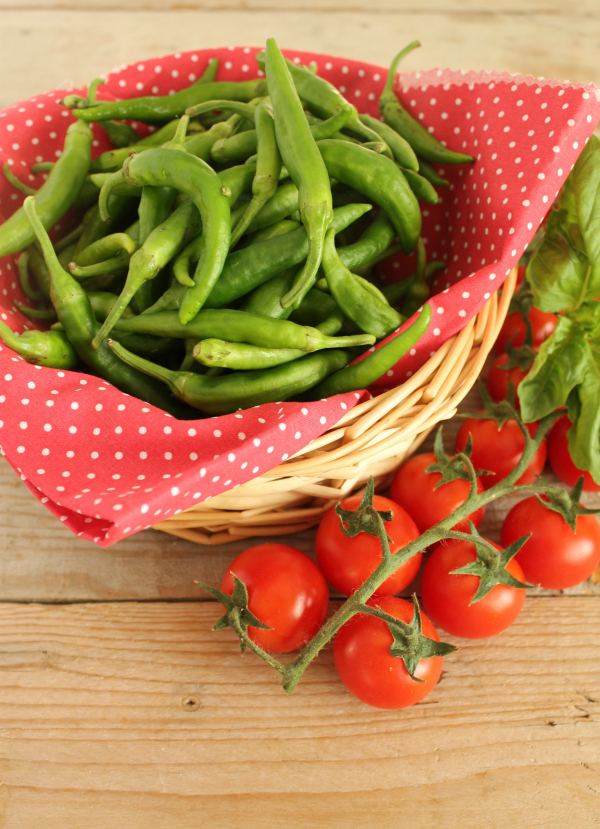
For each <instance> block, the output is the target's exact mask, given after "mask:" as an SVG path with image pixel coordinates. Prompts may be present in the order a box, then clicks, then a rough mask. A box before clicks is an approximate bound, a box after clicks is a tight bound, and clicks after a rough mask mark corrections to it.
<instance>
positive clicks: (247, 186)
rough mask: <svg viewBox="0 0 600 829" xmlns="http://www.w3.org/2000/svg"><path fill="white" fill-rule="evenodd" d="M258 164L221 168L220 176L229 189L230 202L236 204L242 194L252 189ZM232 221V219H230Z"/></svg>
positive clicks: (224, 185) (225, 186) (222, 182)
mask: <svg viewBox="0 0 600 829" xmlns="http://www.w3.org/2000/svg"><path fill="white" fill-rule="evenodd" d="M255 172H256V164H253V163H251V164H248V163H247V164H238V165H237V166H236V167H230V168H229V169H228V170H221V172H220V173H219V178H220V179H221V184H222V185H223V187H224V188H225V189H226V190H228V191H229V196H228V198H229V204H231V205H234V204H235V203H236V202H237V201H238V199H239V198H240V196H242V195H244V194H245V193H248V192H249V191H250V190H251V189H252V181H253V179H254V174H255ZM230 222H231V219H230Z"/></svg>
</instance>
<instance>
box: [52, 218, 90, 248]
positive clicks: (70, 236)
mask: <svg viewBox="0 0 600 829" xmlns="http://www.w3.org/2000/svg"><path fill="white" fill-rule="evenodd" d="M82 233H83V222H81V224H78V225H77V227H75V228H73V230H72V231H71V232H70V233H67V235H66V236H63V237H62V239H59V240H58V242H56V243H55V245H54V250H55V251H56V252H57V253H60V252H61V251H63V250H64V249H65V248H68V247H70V245H73V244H77V242H78V241H79V238H80V237H81V234H82Z"/></svg>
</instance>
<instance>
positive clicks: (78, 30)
mask: <svg viewBox="0 0 600 829" xmlns="http://www.w3.org/2000/svg"><path fill="white" fill-rule="evenodd" d="M5 2H6V0H5ZM390 2H392V0H390ZM549 2H550V0H549ZM81 3H82V4H84V3H85V0H81ZM99 3H100V0H99ZM114 3H115V4H118V6H119V8H118V9H115V8H114V7H113V8H112V9H111V8H110V7H109V6H107V5H105V4H104V2H102V3H101V4H100V6H101V9H99V8H98V7H97V8H95V9H94V6H93V4H87V3H85V6H86V8H88V10H87V11H84V10H75V11H68V10H61V9H57V10H51V9H50V8H42V7H41V6H36V7H35V8H31V9H30V10H21V9H24V6H22V5H21V4H20V3H19V5H18V8H19V10H18V11H16V10H11V8H10V7H8V8H6V7H5V8H4V10H2V9H0V78H2V79H5V80H3V81H2V82H1V83H0V107H3V106H6V105H7V104H9V103H14V102H16V101H19V100H22V99H24V98H28V97H30V96H32V95H35V94H36V93H38V92H41V91H44V90H47V89H52V88H56V87H67V86H69V85H72V84H85V83H87V82H88V81H89V80H90V79H91V78H93V77H94V76H96V75H98V74H100V73H104V72H107V71H108V70H110V69H111V68H112V67H114V66H118V65H120V64H123V63H131V62H133V61H135V60H142V59H145V58H149V57H154V56H156V55H160V54H165V53H170V52H177V51H184V50H187V49H202V48H209V47H217V46H226V45H229V44H238V45H245V44H261V43H264V40H265V37H266V35H267V34H268V35H270V36H273V37H275V38H277V40H278V42H279V43H280V45H281V46H283V47H287V48H297V49H306V50H309V51H315V52H323V53H327V54H333V55H345V56H350V57H356V58H358V59H360V60H365V61H371V62H372V63H376V64H380V65H381V64H384V65H386V64H388V63H389V61H390V60H391V57H392V55H393V54H395V52H396V51H397V50H398V48H399V47H400V46H401V45H402V44H404V43H406V42H407V41H408V40H412V39H414V38H418V39H420V40H421V42H422V44H423V48H422V49H420V50H418V52H415V53H413V54H411V55H409V56H408V57H407V59H406V62H405V64H404V68H405V69H406V70H407V71H408V70H412V69H420V68H423V67H432V66H442V67H445V66H449V67H451V68H454V69H460V68H464V69H499V70H506V71H509V72H521V73H523V74H527V73H530V74H532V75H534V76H536V77H537V76H544V77H548V78H553V77H558V78H561V79H566V80H570V81H573V82H584V83H588V82H590V81H596V82H597V83H600V68H599V66H600V65H599V63H598V46H599V43H598V25H597V23H596V22H595V20H596V19H597V18H593V17H588V16H586V15H588V14H592V12H593V13H594V14H597V4H596V3H595V2H592V0H588V1H587V3H586V5H584V6H583V7H582V9H581V13H578V14H573V13H571V11H570V10H565V8H564V6H563V8H562V10H560V9H558V3H557V0H552V5H551V8H552V13H547V9H548V6H543V5H542V4H541V2H540V5H537V4H536V6H535V8H537V9H539V11H536V12H532V13H530V14H523V13H522V11H521V10H520V9H519V8H518V9H517V10H516V12H513V13H509V12H502V11H497V10H496V9H497V8H498V7H497V6H496V4H494V5H493V9H492V8H491V7H490V5H489V4H488V3H486V2H484V0H477V4H476V5H475V2H474V0H473V4H471V5H470V6H469V8H470V9H471V11H469V12H468V13H460V14H459V13H456V12H455V11H452V9H451V8H450V6H451V4H450V3H449V2H448V0H444V2H443V3H440V4H439V5H437V6H436V7H435V8H434V7H431V6H430V7H426V11H425V12H423V11H419V10H418V9H419V6H418V4H414V5H413V6H412V10H410V9H409V10H408V11H403V10H402V7H399V8H398V10H396V11H395V12H394V13H391V12H389V11H381V12H380V13H378V14H372V13H365V12H358V11H337V12H334V11H331V12H327V11H321V12H317V11H314V10H311V9H310V8H309V9H308V10H307V11H305V12H302V11H297V10H296V9H295V8H293V9H292V8H290V10H289V11H281V10H277V11H272V10H268V11H235V13H233V12H232V11H220V10H218V9H214V10H213V11H202V10H198V11H190V10H186V9H185V8H181V9H178V10H173V11H161V10H160V9H158V10H155V11H149V12H147V13H141V12H140V11H137V12H136V11H131V10H126V9H124V7H123V3H122V2H121V0H114ZM511 3H512V5H511V6H510V8H512V9H515V6H516V3H515V2H514V0H511ZM57 5H58V3H57ZM61 5H62V4H61ZM182 5H184V6H185V4H182ZM452 5H453V4H452ZM280 8H281V7H279V6H278V9H280ZM344 8H348V7H344ZM527 8H528V5H527V4H524V6H523V10H526V9H527ZM12 9H14V5H13V7H12ZM41 56H43V58H42V59H41Z"/></svg>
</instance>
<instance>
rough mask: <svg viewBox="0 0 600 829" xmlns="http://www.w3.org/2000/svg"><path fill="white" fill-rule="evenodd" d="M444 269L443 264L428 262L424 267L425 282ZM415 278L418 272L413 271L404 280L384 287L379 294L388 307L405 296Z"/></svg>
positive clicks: (444, 265)
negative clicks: (387, 303) (382, 296)
mask: <svg viewBox="0 0 600 829" xmlns="http://www.w3.org/2000/svg"><path fill="white" fill-rule="evenodd" d="M445 267H446V263H445V262H437V261H436V262H428V263H427V266H426V267H425V281H427V282H428V281H429V279H430V278H431V277H432V276H433V274H434V273H436V272H437V271H443V270H444V268H445ZM417 277H418V271H415V273H413V274H411V275H410V276H407V277H405V278H404V279H399V280H397V282H391V283H390V284H389V285H384V286H383V288H382V289H381V292H382V294H383V295H384V296H385V298H386V299H387V301H388V302H389V303H390V305H397V304H398V303H399V302H400V300H401V299H402V298H403V297H404V296H406V294H407V293H408V289H409V288H410V287H411V285H412V284H413V283H414V282H415V281H416V279H417ZM428 298H429V297H427V299H428Z"/></svg>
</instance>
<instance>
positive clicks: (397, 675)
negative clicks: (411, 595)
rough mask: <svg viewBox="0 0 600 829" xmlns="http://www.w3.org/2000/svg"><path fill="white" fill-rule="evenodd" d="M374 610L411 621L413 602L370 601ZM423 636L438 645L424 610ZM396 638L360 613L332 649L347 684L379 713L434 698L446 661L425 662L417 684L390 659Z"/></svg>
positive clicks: (381, 623)
mask: <svg viewBox="0 0 600 829" xmlns="http://www.w3.org/2000/svg"><path fill="white" fill-rule="evenodd" d="M367 604H369V605H371V606H372V607H379V608H381V610H383V611H385V612H386V613H389V614H390V616H395V618H396V619H400V620H402V621H403V622H410V621H411V619H412V616H413V605H412V602H407V601H405V600H404V599H398V598H395V597H394V596H381V598H379V599H375V600H374V599H370V600H369V601H368V603H367ZM421 624H422V632H423V635H424V636H427V637H428V638H429V639H435V640H436V641H439V637H438V635H437V633H436V630H435V628H434V627H433V625H432V624H431V622H430V621H429V619H428V618H427V616H426V615H425V614H424V613H423V611H422V610H421ZM393 641H394V640H393V637H392V634H391V633H390V630H389V628H388V626H387V625H386V623H385V622H384V621H382V620H381V619H376V618H375V617H373V616H367V615H366V614H365V613H358V614H357V615H356V616H353V617H352V618H351V619H350V620H349V621H348V622H346V624H345V625H344V626H343V627H342V628H340V630H339V631H338V633H337V636H336V637H335V642H334V644H333V658H334V661H335V667H336V670H337V672H338V674H339V676H340V679H341V680H342V682H343V684H344V685H345V686H346V688H347V689H348V690H349V691H350V693H351V694H354V696H355V697H358V699H359V700H362V702H366V703H367V705H372V706H374V707H375V708H387V709H398V708H407V707H408V706H409V705H414V704H415V703H416V702H419V701H420V700H422V699H423V698H424V697H426V696H427V694H429V692H430V691H431V690H432V689H433V688H434V687H435V685H437V683H438V681H439V678H440V676H441V674H442V665H443V657H441V656H434V657H430V658H428V659H422V660H421V661H420V662H419V664H418V666H417V669H416V671H415V675H416V676H417V677H418V678H419V679H422V680H423V682H417V681H416V680H414V679H413V678H412V677H411V676H410V675H409V674H408V671H407V670H406V668H405V667H404V662H403V661H402V659H401V658H400V657H398V656H391V654H390V652H389V651H390V646H391V645H392V643H393Z"/></svg>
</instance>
